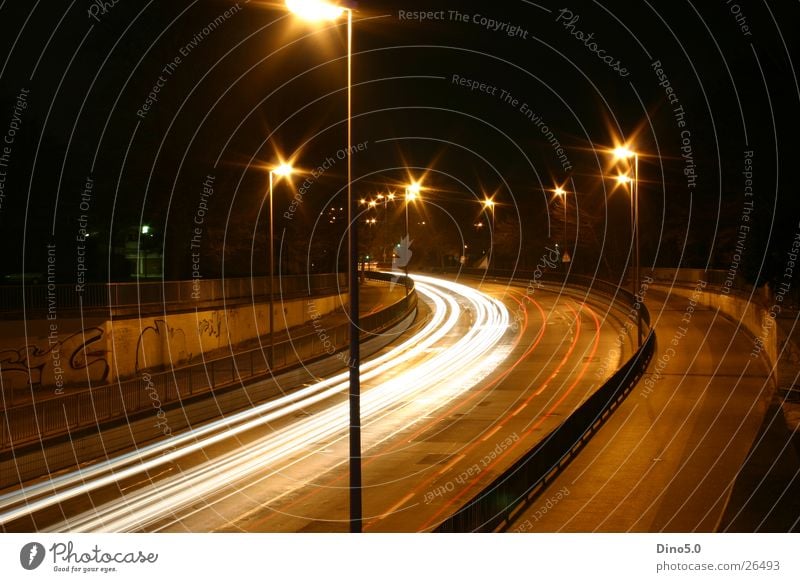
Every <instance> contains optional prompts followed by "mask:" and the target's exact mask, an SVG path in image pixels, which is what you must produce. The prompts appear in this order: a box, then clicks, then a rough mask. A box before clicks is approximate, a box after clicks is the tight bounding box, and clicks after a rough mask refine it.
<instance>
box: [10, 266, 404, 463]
mask: <svg viewBox="0 0 800 582" xmlns="http://www.w3.org/2000/svg"><path fill="white" fill-rule="evenodd" d="M366 276H367V277H368V278H371V279H375V280H379V281H392V280H394V279H396V278H394V277H392V276H391V275H389V276H386V275H384V274H382V273H367V274H366ZM404 279H405V278H404V277H401V278H400V280H399V281H400V284H401V285H402V284H404ZM409 289H410V290H413V282H412V283H410V284H409ZM416 305H417V295H416V293H409V295H407V296H406V297H403V298H402V299H400V300H399V301H397V302H395V303H394V304H392V305H390V306H388V307H387V308H386V309H382V310H380V311H378V312H376V313H373V314H370V315H369V316H365V317H362V318H361V321H360V324H361V330H362V337H364V336H369V335H375V334H377V333H380V332H381V331H383V330H386V329H388V328H390V327H391V326H392V325H394V324H396V323H398V322H399V321H401V320H402V319H404V318H405V317H406V316H407V315H408V314H410V313H411V312H412V311H413V310H414V309H415V308H416ZM348 331H349V324H347V323H345V324H341V325H338V326H335V327H332V328H325V329H324V330H311V331H310V332H309V333H307V334H304V335H302V336H299V337H293V338H291V339H290V340H288V341H285V342H281V343H278V344H275V350H274V352H275V361H274V362H272V365H270V362H269V361H268V358H269V348H268V346H264V347H261V348H256V349H251V350H247V351H244V352H240V353H237V354H233V355H230V356H226V357H223V358H217V359H213V360H206V361H204V362H200V363H198V364H193V365H189V366H183V367H180V368H173V369H170V370H166V371H162V372H151V373H148V372H143V373H141V374H140V375H139V376H138V377H137V378H133V379H129V380H122V381H119V382H117V383H114V384H105V385H102V386H96V387H91V388H86V389H83V390H80V391H76V392H69V393H66V394H62V395H59V396H51V397H50V398H47V399H42V400H38V401H37V400H34V402H32V403H25V404H20V405H12V406H10V407H8V408H6V409H4V410H2V411H0V423H2V427H1V428H0V452H5V451H9V450H12V449H14V448H16V447H20V446H25V445H28V444H32V443H38V442H40V441H41V440H44V439H46V438H49V437H57V436H61V435H65V434H67V433H72V432H74V431H76V430H80V429H85V428H89V427H98V430H99V426H100V425H101V424H102V423H106V422H111V421H116V420H120V419H123V418H127V417H130V416H133V415H137V414H140V413H144V412H146V411H150V412H151V413H153V414H155V413H157V411H158V410H159V409H161V408H163V407H166V406H169V405H173V404H178V403H181V402H182V401H183V400H186V399H189V398H193V397H195V396H199V395H202V394H208V393H211V392H213V391H215V390H220V389H224V388H229V387H232V386H236V385H241V384H243V383H245V382H253V381H255V380H258V379H260V378H264V377H269V376H270V375H271V374H272V373H277V372H279V371H283V370H286V369H287V368H290V367H292V366H295V365H297V364H299V363H300V362H305V361H310V360H313V359H316V358H320V357H324V356H328V355H333V354H334V353H335V352H336V351H340V350H341V348H342V347H344V346H346V345H347V339H348ZM155 403H158V406H156V405H155Z"/></svg>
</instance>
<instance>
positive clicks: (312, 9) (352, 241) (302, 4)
mask: <svg viewBox="0 0 800 582" xmlns="http://www.w3.org/2000/svg"><path fill="white" fill-rule="evenodd" d="M286 6H287V8H288V9H289V10H290V11H292V12H293V13H295V14H296V15H298V16H299V17H300V18H303V19H304V20H309V21H312V22H319V21H324V20H337V19H338V18H339V17H340V16H342V14H344V13H347V214H348V216H347V219H348V225H349V229H348V247H349V251H350V253H349V254H350V258H349V261H348V282H349V288H350V318H349V319H350V326H349V327H350V360H349V362H348V367H349V369H350V389H349V394H348V400H349V403H350V434H349V441H350V531H351V532H352V533H361V529H362V501H361V377H360V366H361V354H360V346H359V330H360V328H359V301H358V288H359V285H358V225H357V217H358V208H357V206H356V203H357V201H356V200H354V199H353V192H352V183H353V155H352V143H353V127H352V122H353V99H352V97H353V11H352V9H350V8H345V7H344V6H339V5H337V4H333V3H331V2H326V1H325V0H286Z"/></svg>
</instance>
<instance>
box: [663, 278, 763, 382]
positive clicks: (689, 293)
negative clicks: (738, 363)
mask: <svg viewBox="0 0 800 582" xmlns="http://www.w3.org/2000/svg"><path fill="white" fill-rule="evenodd" d="M698 281H699V280H698ZM698 281H695V285H696V284H697V282H698ZM689 285H691V283H689V282H683V281H681V282H680V283H676V284H675V285H668V284H666V283H663V282H658V283H656V284H654V285H653V287H655V288H657V289H659V290H661V291H663V292H664V293H669V294H672V295H678V296H679V297H686V298H687V299H692V298H694V297H696V298H697V299H698V301H699V302H700V303H703V304H704V305H708V306H709V307H711V308H712V309H718V310H719V312H720V313H722V314H723V315H726V316H727V317H729V318H730V319H732V320H733V321H736V322H741V324H742V326H743V327H744V328H745V329H746V330H747V331H748V333H750V335H752V336H753V338H754V341H753V350H752V351H751V354H750V357H753V358H755V357H758V356H760V355H762V354H763V355H764V357H766V358H767V360H768V361H769V366H770V368H771V369H772V370H773V373H772V380H773V381H775V380H776V378H777V361H778V329H777V325H776V322H775V310H774V309H770V308H768V307H766V306H765V305H764V304H762V303H761V302H760V301H754V300H749V299H748V298H747V297H744V296H741V295H738V294H735V293H721V292H720V291H718V290H715V289H713V288H711V286H710V285H709V286H707V287H706V288H705V289H704V290H702V291H700V293H699V294H698V295H697V296H695V293H696V291H695V287H689Z"/></svg>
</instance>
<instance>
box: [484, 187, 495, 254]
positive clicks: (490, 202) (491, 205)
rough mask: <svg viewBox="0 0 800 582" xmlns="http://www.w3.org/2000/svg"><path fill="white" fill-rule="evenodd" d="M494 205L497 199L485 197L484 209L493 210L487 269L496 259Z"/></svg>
mask: <svg viewBox="0 0 800 582" xmlns="http://www.w3.org/2000/svg"><path fill="white" fill-rule="evenodd" d="M494 207H495V201H494V200H492V199H491V198H484V200H483V210H484V211H485V212H491V213H492V230H491V232H490V233H489V259H488V260H487V262H486V268H487V269H488V268H489V263H491V262H492V260H493V259H494V239H495V229H494V226H495V221H494Z"/></svg>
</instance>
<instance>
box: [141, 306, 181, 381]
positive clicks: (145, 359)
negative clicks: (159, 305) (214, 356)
mask: <svg viewBox="0 0 800 582" xmlns="http://www.w3.org/2000/svg"><path fill="white" fill-rule="evenodd" d="M191 357H192V354H191V353H190V352H189V351H188V348H187V345H186V334H185V333H184V332H183V330H182V329H181V328H176V327H172V326H171V325H169V324H168V323H167V322H166V321H165V320H163V319H155V320H153V325H148V326H147V327H145V328H143V329H142V331H141V333H140V334H139V339H138V340H137V342H136V364H135V371H136V372H137V373H138V372H139V371H140V370H147V369H152V368H157V367H160V366H164V365H176V364H178V363H180V362H184V361H186V360H190V359H191Z"/></svg>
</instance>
